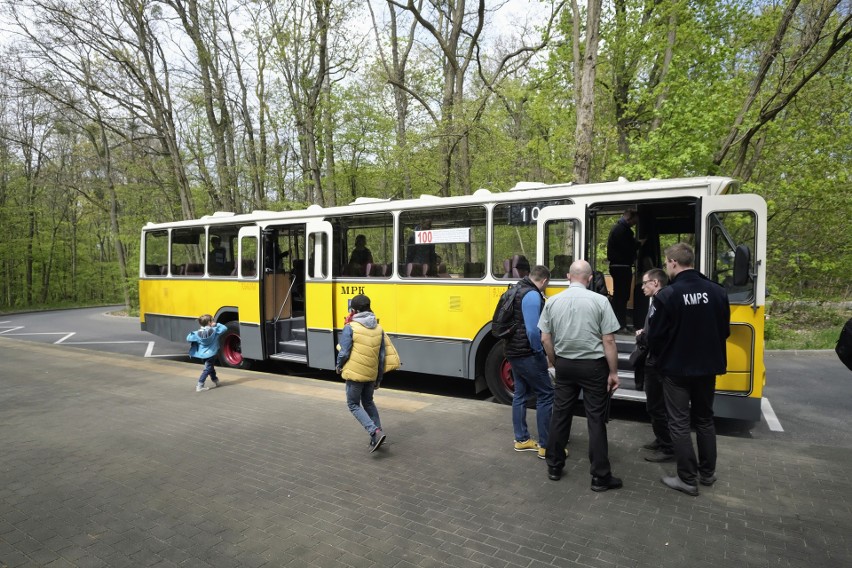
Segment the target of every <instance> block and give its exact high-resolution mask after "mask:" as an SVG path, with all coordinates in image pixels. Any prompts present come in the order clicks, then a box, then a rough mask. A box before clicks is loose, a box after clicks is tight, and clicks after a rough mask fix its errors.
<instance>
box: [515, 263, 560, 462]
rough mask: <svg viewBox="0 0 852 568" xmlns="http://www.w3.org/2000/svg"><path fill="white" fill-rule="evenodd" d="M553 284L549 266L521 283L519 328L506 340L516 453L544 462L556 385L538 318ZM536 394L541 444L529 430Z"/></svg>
mask: <svg viewBox="0 0 852 568" xmlns="http://www.w3.org/2000/svg"><path fill="white" fill-rule="evenodd" d="M549 281H550V270H548V268H547V267H546V266H540V265H539V266H534V267H533V269H532V270H531V271H530V273H529V275H528V276H524V277H523V278H522V279H521V280H520V281H519V282H518V283H517V286H519V290H518V293H517V294H515V303H514V306H513V308H514V309H513V313H514V318H515V327H514V331H513V332H512V335H511V336H510V337H509V339H507V340H506V344H505V347H504V349H505V351H504V353H505V355H506V359H508V360H509V365H510V366H511V367H512V377H513V378H514V381H515V394H514V397H513V399H512V427H513V429H514V433H515V451H516V452H526V451H532V452H538V457H540V458H541V459H544V449H545V448H546V447H547V434H548V429H549V427H550V414H551V409H552V406H553V384H552V383H551V382H550V375H549V374H548V372H547V357H546V355H545V353H544V347H542V344H541V331H539V329H538V318H539V316H540V315H541V310H542V309H543V308H544V290H545V289H546V288H547V283H548V282H549ZM530 393H535V396H536V403H535V417H536V424H537V425H538V443H536V441H535V440H533V439H532V438H531V437H530V433H529V430H528V429H527V397H528V395H529V394H530Z"/></svg>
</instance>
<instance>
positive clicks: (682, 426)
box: [648, 243, 731, 497]
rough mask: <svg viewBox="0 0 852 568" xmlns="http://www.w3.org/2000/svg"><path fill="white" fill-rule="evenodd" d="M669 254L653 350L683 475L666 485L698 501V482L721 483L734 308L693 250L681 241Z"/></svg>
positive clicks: (653, 323)
mask: <svg viewBox="0 0 852 568" xmlns="http://www.w3.org/2000/svg"><path fill="white" fill-rule="evenodd" d="M665 255H666V272H668V275H669V278H670V283H669V285H668V286H667V287H666V288H663V289H662V290H660V291H659V292H658V293H657V295H656V296H654V313H653V314H652V315H651V317H650V318H649V320H648V327H649V329H648V347H649V349H650V353H651V355H652V356H653V357H655V359H656V362H657V369H658V370H659V372H660V374H661V375H662V376H663V396H664V397H665V401H666V411H667V412H668V420H669V431H670V432H671V436H672V445H673V447H674V454H675V459H676V460H677V473H676V474H675V475H672V476H664V477H663V478H662V479H661V481H662V482H663V484H665V485H666V486H667V487H670V488H671V489H675V490H677V491H681V492H683V493H686V494H687V495H692V496H693V497H695V496H697V495H698V483H701V485H705V486H708V487H709V486H711V485H713V483H715V481H716V428H715V425H714V424H713V397H714V395H715V392H716V375H721V374H723V373H724V372H725V370H726V368H727V355H726V350H725V341H726V340H727V338H728V336H729V335H730V333H731V325H730V322H731V308H730V305H729V304H728V295H727V293H726V292H725V289H724V288H723V287H722V286H720V285H719V284H717V283H715V282H713V281H712V280H710V279H709V278H707V277H706V276H704V275H703V274H701V273H700V272H698V271H697V270H695V269H694V268H693V264H694V262H695V253H694V252H693V250H692V247H690V246H689V245H687V244H686V243H678V244H676V245H672V246H670V247H669V248H667V249H666V251H665ZM691 422H692V423H694V424H695V433H696V441H697V444H698V459H697V460H696V458H695V449H694V448H693V445H692V436H691V434H690V423H691Z"/></svg>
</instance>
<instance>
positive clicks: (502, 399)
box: [485, 341, 515, 404]
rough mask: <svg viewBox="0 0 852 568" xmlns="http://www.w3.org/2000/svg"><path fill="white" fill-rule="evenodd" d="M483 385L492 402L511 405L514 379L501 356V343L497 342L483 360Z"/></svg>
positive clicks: (507, 364)
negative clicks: (491, 396)
mask: <svg viewBox="0 0 852 568" xmlns="http://www.w3.org/2000/svg"><path fill="white" fill-rule="evenodd" d="M485 383H486V384H487V385H488V390H490V391H491V394H492V395H494V400H496V401H497V402H499V403H502V404H512V398H513V397H514V395H515V379H514V378H513V376H512V367H510V366H509V361H508V359H506V357H505V356H504V355H503V342H502V341H500V342H497V343H495V344H494V346H493V347H492V348H491V351H489V352H488V356H487V357H486V358H485Z"/></svg>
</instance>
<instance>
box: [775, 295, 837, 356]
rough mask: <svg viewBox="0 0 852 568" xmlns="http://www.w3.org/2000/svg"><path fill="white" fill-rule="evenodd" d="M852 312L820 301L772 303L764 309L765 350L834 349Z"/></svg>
mask: <svg viewBox="0 0 852 568" xmlns="http://www.w3.org/2000/svg"><path fill="white" fill-rule="evenodd" d="M849 317H852V310H850V309H849V308H848V307H842V306H839V305H837V304H831V303H821V302H778V301H775V302H772V303H770V304H769V306H768V307H767V310H766V326H765V332H764V336H765V339H766V348H767V349H833V348H834V346H835V345H836V344H837V338H838V337H839V336H840V330H841V329H842V328H843V324H844V323H846V320H848V319H849Z"/></svg>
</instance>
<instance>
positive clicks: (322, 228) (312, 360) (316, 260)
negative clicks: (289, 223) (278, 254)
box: [305, 221, 337, 369]
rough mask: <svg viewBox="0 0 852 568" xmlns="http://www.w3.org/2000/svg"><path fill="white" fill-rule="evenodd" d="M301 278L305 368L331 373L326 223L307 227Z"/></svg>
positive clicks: (329, 257) (332, 348)
mask: <svg viewBox="0 0 852 568" xmlns="http://www.w3.org/2000/svg"><path fill="white" fill-rule="evenodd" d="M307 235H308V237H307V243H308V244H307V271H306V272H307V273H306V274H305V328H306V339H307V343H308V345H307V347H308V365H310V366H311V367H315V368H318V369H334V366H335V361H336V359H337V351H336V350H335V340H334V291H333V286H332V279H331V260H332V258H333V254H332V251H331V247H332V242H333V241H332V238H331V237H332V226H331V223H329V222H328V221H309V222H308V223H307Z"/></svg>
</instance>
